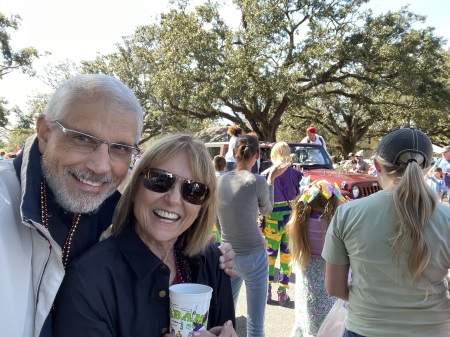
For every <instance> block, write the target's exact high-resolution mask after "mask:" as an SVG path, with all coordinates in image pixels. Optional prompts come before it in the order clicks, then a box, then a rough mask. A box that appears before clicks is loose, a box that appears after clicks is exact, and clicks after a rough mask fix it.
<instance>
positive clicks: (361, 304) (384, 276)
mask: <svg viewBox="0 0 450 337" xmlns="http://www.w3.org/2000/svg"><path fill="white" fill-rule="evenodd" d="M432 156H433V147H432V144H431V141H430V139H429V138H428V137H427V136H426V135H425V134H424V133H423V132H421V131H418V130H415V129H409V128H403V129H398V130H395V131H392V132H390V133H389V134H387V135H386V136H385V137H384V138H383V139H382V140H381V142H380V143H379V145H378V147H377V149H376V151H375V156H374V165H375V167H376V169H377V172H378V176H377V178H378V181H379V183H380V185H381V187H382V188H383V190H382V191H379V192H377V193H375V194H373V195H371V196H369V197H366V198H362V199H359V200H355V201H352V202H349V203H346V204H344V205H342V206H340V207H339V208H338V209H337V211H336V213H335V216H334V217H333V220H332V221H331V224H330V226H329V228H328V231H327V234H326V238H325V246H324V249H323V252H322V257H323V258H324V259H325V260H326V276H325V285H326V288H327V291H328V293H329V294H330V295H333V296H336V297H339V298H341V299H343V300H346V301H348V302H349V303H350V305H349V312H348V316H347V319H346V322H345V325H346V330H345V333H344V337H353V336H355V337H359V336H377V337H382V336H389V337H393V336H408V337H413V336H433V337H444V336H449V334H450V296H449V291H448V281H447V274H448V270H449V268H450V240H448V238H449V236H450V208H448V207H445V206H442V205H440V204H439V203H438V200H437V198H436V195H435V193H434V191H433V190H431V189H430V188H429V186H428V185H427V184H426V182H425V179H424V176H425V174H426V172H427V171H428V169H429V168H430V166H431V161H432ZM350 267H351V270H352V282H351V283H350V284H348V272H349V268H350Z"/></svg>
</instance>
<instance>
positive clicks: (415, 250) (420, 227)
mask: <svg viewBox="0 0 450 337" xmlns="http://www.w3.org/2000/svg"><path fill="white" fill-rule="evenodd" d="M375 160H376V161H377V162H378V163H379V164H380V165H381V166H383V167H384V169H385V170H386V173H387V174H388V175H391V176H394V177H395V180H394V186H393V190H392V197H393V204H394V208H395V211H396V214H397V216H398V221H397V224H396V234H395V236H394V238H393V242H394V243H393V245H392V248H393V250H394V256H395V257H396V258H397V263H400V255H401V254H402V253H403V252H404V251H409V253H408V268H409V271H410V272H411V274H412V277H413V282H416V281H417V279H419V278H420V279H421V280H422V281H424V282H425V283H427V282H426V280H425V279H424V278H423V277H422V273H423V271H424V269H425V267H426V266H427V265H428V262H429V261H430V255H431V252H430V248H429V244H428V243H427V242H426V240H425V235H424V231H425V227H426V226H427V224H428V222H429V220H430V218H431V216H432V214H433V212H434V210H435V209H436V206H437V198H436V193H435V192H434V191H433V190H432V189H431V188H430V187H429V186H428V185H427V184H426V182H425V179H424V171H423V170H422V168H421V166H422V165H423V162H424V157H423V156H422V155H421V154H418V153H411V152H406V153H403V154H401V156H400V158H399V161H400V162H402V164H400V165H394V164H391V163H389V162H387V161H386V160H384V159H383V158H381V157H380V156H378V155H375ZM403 163H404V164H403ZM425 169H428V167H427V168H425ZM425 169H424V170H425Z"/></svg>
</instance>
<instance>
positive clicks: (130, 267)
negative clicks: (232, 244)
mask: <svg viewBox="0 0 450 337" xmlns="http://www.w3.org/2000/svg"><path fill="white" fill-rule="evenodd" d="M216 210H217V194H216V177H215V171H214V167H213V165H212V163H211V160H210V156H209V153H208V151H207V150H206V147H205V145H204V144H203V142H202V141H201V140H199V139H197V138H194V137H192V136H189V135H171V136H166V137H163V138H161V139H159V140H157V141H155V142H154V143H153V144H152V145H150V147H149V148H148V149H147V150H146V151H145V153H144V154H143V155H142V157H141V159H140V160H139V162H138V164H137V165H136V167H135V168H134V170H133V173H132V176H131V178H130V181H129V183H128V185H127V187H126V188H125V190H124V192H123V196H122V198H121V200H120V201H119V204H118V206H117V208H116V211H115V213H114V216H113V236H112V237H111V238H109V239H107V240H105V241H103V242H101V243H100V244H98V245H97V246H96V247H95V248H94V249H92V250H91V251H89V252H88V253H87V254H85V255H84V257H82V258H81V259H80V260H79V261H78V262H77V263H75V264H74V265H73V266H71V267H69V268H68V269H67V273H66V277H65V279H64V282H63V284H62V286H61V289H60V292H59V294H58V298H57V303H56V305H55V314H56V316H55V334H56V336H64V337H72V336H73V337H75V336H80V335H83V336H115V337H121V336H160V335H161V334H165V333H167V332H168V331H169V318H170V316H169V297H168V294H169V286H170V285H173V284H179V283H199V284H205V285H208V286H210V287H211V288H213V293H212V298H211V303H210V308H209V314H208V323H207V324H208V326H207V328H208V329H209V328H212V327H215V326H219V325H220V326H222V325H224V324H225V323H226V322H227V321H228V320H231V321H232V322H233V324H234V319H235V317H234V315H235V313H234V305H233V297H232V292H231V282H230V278H229V277H228V276H227V275H226V274H225V273H223V272H221V271H220V269H219V256H220V252H219V250H218V248H217V247H216V246H215V245H214V244H212V243H210V242H209V238H210V236H211V231H212V227H213V223H214V221H215V217H216ZM98 261H102V262H101V264H100V265H99V263H98ZM85 280H89V282H85ZM119 289H120V291H118V290H119ZM219 303H220V305H219ZM201 336H204V337H207V336H213V335H211V334H210V333H209V332H207V331H204V332H202V334H201ZM227 336H236V334H235V332H234V331H233V332H232V333H231V334H229V335H227Z"/></svg>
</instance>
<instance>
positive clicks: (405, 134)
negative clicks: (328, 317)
mask: <svg viewBox="0 0 450 337" xmlns="http://www.w3.org/2000/svg"><path fill="white" fill-rule="evenodd" d="M408 152H409V153H411V152H412V153H418V154H420V155H422V156H423V158H424V159H423V163H421V164H419V165H420V166H421V167H422V168H426V167H429V166H430V165H431V161H432V160H433V145H432V144H431V140H430V138H428V136H427V135H426V134H425V133H423V132H422V131H419V130H416V129H412V128H402V129H397V130H394V131H392V132H390V133H388V134H387V135H386V136H384V137H383V139H381V141H380V143H379V144H378V146H377V149H376V150H375V154H376V155H378V156H380V157H381V158H383V159H384V160H386V161H388V162H389V163H391V164H394V165H397V166H400V165H406V164H408V163H407V162H403V161H400V156H401V155H402V154H403V153H408Z"/></svg>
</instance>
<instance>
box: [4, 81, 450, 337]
mask: <svg viewBox="0 0 450 337" xmlns="http://www.w3.org/2000/svg"><path fill="white" fill-rule="evenodd" d="M36 125H37V128H36V129H37V132H36V134H35V135H33V136H32V137H30V138H29V139H28V140H27V141H26V144H25V146H24V148H23V150H22V151H21V152H20V153H19V154H18V156H17V157H16V158H14V159H12V160H11V159H10V160H2V161H0V195H1V196H2V198H1V200H0V208H1V209H2V226H0V266H1V269H2V273H0V297H1V299H2V300H1V301H0V327H1V329H2V334H4V335H5V336H12V337H15V336H18V337H28V336H30V337H31V336H34V337H39V336H42V337H49V336H57V337H58V336H61V337H63V336H64V337H65V336H69V337H70V336H80V335H82V336H87V337H89V336H92V337H94V336H106V335H108V336H115V337H121V336H149V335H150V336H166V337H174V336H175V331H170V329H169V328H170V320H169V318H170V317H169V287H170V286H171V285H176V284H181V283H199V284H204V285H208V286H210V287H211V288H212V289H213V295H212V298H211V302H210V308H209V316H208V323H207V327H206V330H203V331H193V332H192V336H201V337H212V336H220V337H237V334H236V331H235V327H236V325H235V324H236V321H235V307H236V305H237V300H238V297H239V292H240V289H241V287H242V284H243V283H244V282H245V287H246V291H247V336H248V337H260V336H264V335H265V332H264V331H265V323H266V322H265V310H266V305H267V304H273V302H275V301H274V300H273V299H272V286H273V285H274V284H275V283H278V288H277V295H278V297H277V299H276V302H277V303H278V304H279V305H281V306H284V305H286V304H287V303H289V301H290V297H289V294H288V289H289V283H290V282H289V277H290V275H291V268H292V267H294V269H295V272H296V274H297V282H296V299H295V325H294V327H293V329H292V333H291V337H307V336H308V337H310V336H316V334H317V332H318V330H319V328H320V326H321V324H322V322H323V321H324V319H325V318H326V316H327V314H328V312H329V311H330V309H331V307H332V306H333V304H334V303H335V301H336V299H337V298H340V299H342V300H345V301H348V303H349V306H348V308H349V309H348V315H347V319H346V321H345V332H344V336H345V337H372V336H377V337H378V336H380V337H383V336H389V337H392V336H394V337H395V336H413V337H414V336H424V335H430V336H435V337H444V336H448V333H449V331H450V295H449V289H448V281H449V279H448V276H447V275H448V270H449V268H450V244H449V243H448V240H447V237H448V235H449V234H450V207H447V206H445V205H442V204H441V203H440V202H439V201H441V200H442V199H443V198H445V197H446V196H447V189H448V187H450V147H445V148H444V152H443V154H442V158H441V159H440V160H438V161H436V163H434V162H433V148H432V144H431V141H430V139H429V138H428V137H427V136H426V134H424V133H423V132H421V131H419V130H415V129H410V128H401V129H397V130H394V131H392V132H390V133H389V134H387V135H386V136H385V137H383V139H382V140H381V141H380V143H379V144H378V146H377V148H376V150H375V152H374V155H373V157H372V160H373V162H372V166H373V168H371V167H370V165H368V163H367V162H365V161H364V160H363V152H362V151H359V152H357V153H356V154H354V155H353V154H351V155H352V156H350V155H349V160H348V161H347V162H346V163H344V164H342V163H339V161H338V160H335V159H333V158H332V160H334V161H333V163H334V164H335V165H337V166H338V165H345V166H348V167H349V170H354V171H355V172H361V173H369V172H371V169H373V170H374V171H375V172H376V176H377V179H378V182H379V184H380V186H381V187H382V189H383V190H381V191H379V192H377V193H375V194H372V195H370V196H368V197H365V198H361V199H357V200H354V201H348V200H346V199H345V198H344V197H343V196H342V195H341V193H340V189H339V186H337V184H336V183H334V182H333V181H326V180H320V181H310V179H309V177H308V176H304V175H303V174H302V172H300V171H298V170H296V169H294V168H292V167H291V161H292V160H295V158H292V156H291V153H290V149H289V146H288V145H287V144H286V143H284V142H278V143H277V144H276V145H275V146H274V147H273V148H272V151H271V162H272V166H270V167H269V168H266V169H265V170H263V172H262V173H261V174H257V173H252V171H253V170H254V169H255V167H256V169H257V168H258V164H257V161H258V159H259V158H260V156H261V153H260V148H259V142H258V139H257V138H255V137H254V136H253V135H249V134H244V132H243V130H242V129H240V128H238V127H235V126H234V127H232V128H230V132H229V134H230V137H231V138H230V148H231V150H229V152H228V153H227V155H226V156H225V157H221V156H216V157H215V158H214V159H213V160H211V158H210V155H209V152H208V151H207V149H206V147H205V145H204V143H203V142H202V141H201V140H199V139H197V138H196V137H193V136H191V135H187V134H175V135H167V136H163V137H161V138H160V139H158V140H156V141H154V142H152V144H151V145H150V146H149V147H148V148H147V150H146V151H145V152H144V153H142V154H141V149H140V148H139V146H138V142H139V138H140V135H141V132H142V127H143V112H142V109H141V107H140V105H139V102H138V100H137V98H136V97H135V95H134V94H133V93H132V91H131V90H130V89H129V88H127V87H126V86H125V85H124V84H123V83H121V82H120V81H118V80H117V79H114V78H112V77H109V76H106V75H99V74H85V75H77V76H75V77H73V78H71V79H68V80H66V81H65V82H63V83H62V84H61V85H60V86H59V87H58V88H57V89H56V91H55V92H54V94H53V95H52V97H51V99H50V101H49V103H48V105H47V107H46V109H45V111H44V112H43V113H42V114H41V115H40V116H39V117H38V119H37V122H36ZM304 141H305V142H313V143H316V144H321V145H322V146H323V147H325V146H326V145H325V141H324V139H323V137H321V136H319V135H317V134H316V129H315V128H314V127H310V128H308V130H307V137H306V138H305V139H304ZM103 145H105V146H103ZM137 158H139V160H135V163H134V165H132V166H130V162H133V161H134V159H137ZM337 166H336V167H337ZM126 177H127V181H126V184H124V183H123V182H124V180H125V178H126ZM119 186H121V188H120V189H119ZM118 189H119V190H118ZM214 226H215V227H214ZM212 233H214V234H213V235H212ZM99 241H100V242H99ZM214 242H215V243H216V244H214ZM278 257H279V258H280V278H279V279H278V280H275V275H274V266H275V261H276V259H277V258H278ZM268 324H275V322H268Z"/></svg>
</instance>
